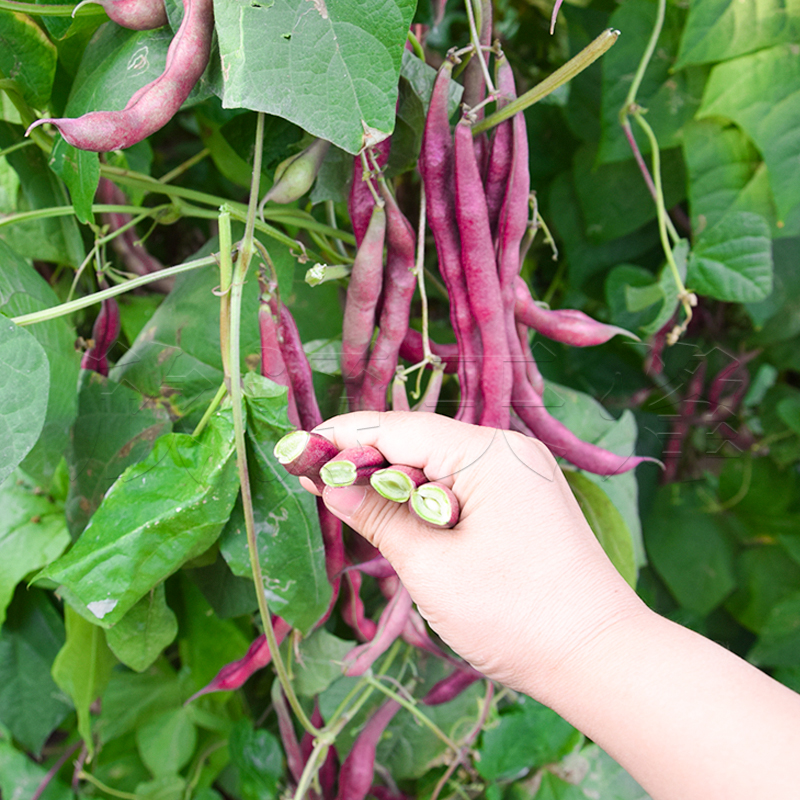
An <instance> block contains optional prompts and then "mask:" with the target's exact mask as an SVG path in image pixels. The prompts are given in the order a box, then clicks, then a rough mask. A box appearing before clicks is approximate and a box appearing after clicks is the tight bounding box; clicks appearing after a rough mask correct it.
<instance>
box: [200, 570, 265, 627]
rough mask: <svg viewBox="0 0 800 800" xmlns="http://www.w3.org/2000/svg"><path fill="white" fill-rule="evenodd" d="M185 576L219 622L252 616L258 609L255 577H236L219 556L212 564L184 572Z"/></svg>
mask: <svg viewBox="0 0 800 800" xmlns="http://www.w3.org/2000/svg"><path fill="white" fill-rule="evenodd" d="M185 572H186V574H187V575H188V576H189V577H190V578H191V579H192V581H193V582H194V583H195V584H196V585H197V587H198V589H200V591H201V592H202V593H203V597H205V599H206V601H207V602H208V604H209V605H210V606H211V608H213V609H214V613H215V614H216V615H217V616H218V617H219V618H220V619H229V618H231V617H241V616H243V615H245V614H252V613H253V612H254V611H255V610H256V609H257V608H258V598H257V597H256V590H255V584H254V583H253V576H252V575H248V576H247V577H241V578H240V577H238V576H236V575H234V574H233V573H232V572H231V570H230V567H228V565H227V564H226V563H225V559H224V558H222V557H221V556H219V554H217V558H216V559H215V560H214V563H213V564H208V565H206V566H203V567H197V568H192V569H188V568H185Z"/></svg>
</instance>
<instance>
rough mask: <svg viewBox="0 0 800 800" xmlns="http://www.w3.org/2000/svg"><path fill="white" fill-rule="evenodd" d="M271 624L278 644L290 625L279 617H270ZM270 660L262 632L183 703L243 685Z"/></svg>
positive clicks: (267, 646)
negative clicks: (239, 654) (237, 656)
mask: <svg viewBox="0 0 800 800" xmlns="http://www.w3.org/2000/svg"><path fill="white" fill-rule="evenodd" d="M272 625H273V628H274V629H275V638H276V639H277V641H278V644H280V643H281V642H282V641H283V640H284V639H285V638H286V635H287V634H288V633H289V631H291V629H292V626H291V625H290V624H289V623H288V622H286V620H284V619H281V618H280V617H273V618H272ZM270 661H272V653H270V650H269V645H268V644H267V637H266V636H265V635H264V634H263V633H262V634H261V636H259V637H258V638H257V639H256V640H255V641H254V642H253V643H252V644H251V645H250V647H249V648H248V650H247V653H246V654H245V655H244V657H243V658H240V659H238V660H237V661H232V662H231V663H230V664H226V665H225V666H224V667H223V668H222V669H221V670H220V671H219V672H218V673H217V674H216V676H215V677H214V679H213V680H212V681H211V683H209V684H207V685H206V686H204V687H203V688H202V689H200V691H199V692H195V693H194V694H193V695H192V696H191V697H190V698H189V699H188V700H187V701H186V703H184V705H187V704H189V703H191V702H192V700H196V699H197V698H198V697H201V696H202V695H204V694H209V693H210V692H230V691H233V690H234V689H238V688H239V687H240V686H243V685H244V683H245V681H246V680H247V679H248V678H249V677H250V676H251V675H252V674H253V673H254V672H256V671H258V670H260V669H263V668H264V667H266V666H267V664H269V662H270Z"/></svg>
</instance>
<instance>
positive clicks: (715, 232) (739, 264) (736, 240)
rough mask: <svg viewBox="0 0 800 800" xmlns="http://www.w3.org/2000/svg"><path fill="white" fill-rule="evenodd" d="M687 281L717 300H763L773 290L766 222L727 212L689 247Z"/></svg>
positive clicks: (702, 292) (761, 218)
mask: <svg viewBox="0 0 800 800" xmlns="http://www.w3.org/2000/svg"><path fill="white" fill-rule="evenodd" d="M686 282H687V284H688V285H689V286H690V287H691V288H692V289H693V290H694V291H696V292H699V293H700V294H704V295H708V296H709V297H713V298H715V299H716V300H725V301H727V302H732V303H753V302H756V301H758V300H763V299H764V298H765V297H766V296H767V295H768V294H769V293H770V292H771V291H772V243H771V241H770V235H769V225H767V222H766V220H765V219H764V218H763V217H760V216H759V215H758V214H751V213H749V212H747V211H730V212H729V213H727V214H726V215H725V216H724V217H723V218H722V219H721V220H720V221H719V222H718V223H717V224H716V225H715V226H714V227H713V228H710V229H708V230H706V231H704V232H703V233H702V234H701V235H700V237H699V239H698V241H697V242H696V243H695V246H694V247H693V248H692V251H691V253H690V255H689V264H688V272H687V275H686Z"/></svg>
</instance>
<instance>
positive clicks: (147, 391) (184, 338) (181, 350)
mask: <svg viewBox="0 0 800 800" xmlns="http://www.w3.org/2000/svg"><path fill="white" fill-rule="evenodd" d="M214 247H218V244H217V243H216V242H213V241H212V242H209V243H208V244H207V245H206V247H205V248H204V249H203V250H202V251H201V252H200V253H196V254H195V255H194V256H193V257H200V256H202V255H206V254H207V253H210V252H212V251H213V248H214ZM218 285H219V270H217V269H216V268H214V267H207V268H205V269H199V270H196V271H193V272H190V273H187V274H185V275H181V276H179V277H178V279H177V280H176V281H175V287H174V288H173V290H172V291H171V292H170V293H169V295H168V296H167V297H166V298H165V300H164V302H163V303H161V305H160V306H159V307H158V310H157V311H156V312H155V314H153V317H152V319H151V320H150V322H149V323H148V324H147V325H146V326H145V327H144V328H143V329H142V331H141V333H140V334H139V336H138V337H137V338H136V341H135V342H134V343H133V345H132V346H131V349H130V350H128V352H127V353H125V355H124V356H123V357H122V358H120V360H119V361H118V362H117V364H116V366H115V367H114V368H113V369H112V370H111V372H110V377H111V379H112V380H114V381H116V382H118V383H122V384H126V385H128V386H130V387H132V388H133V389H135V390H136V391H138V392H141V393H142V394H143V395H145V396H146V397H152V398H158V399H159V400H160V399H161V398H162V397H168V398H169V402H170V406H171V410H172V411H173V413H174V414H175V415H176V416H184V415H188V417H189V421H190V422H195V423H196V422H199V420H200V416H201V415H202V414H203V412H204V411H205V410H206V408H207V407H208V404H209V402H210V401H211V399H212V398H213V396H214V395H215V394H216V391H217V389H218V388H219V386H220V384H221V383H222V380H223V375H222V359H221V357H220V342H219V297H218V296H217V295H215V294H214V289H215V288H216V287H217V286H218ZM257 314H258V281H256V280H248V281H247V282H246V283H245V287H244V299H243V303H242V318H243V319H256V318H257ZM243 327H244V330H243V333H242V341H241V353H242V367H245V366H246V363H247V359H248V358H254V357H257V356H258V355H259V354H260V352H261V345H260V342H259V336H258V326H257V325H248V326H243Z"/></svg>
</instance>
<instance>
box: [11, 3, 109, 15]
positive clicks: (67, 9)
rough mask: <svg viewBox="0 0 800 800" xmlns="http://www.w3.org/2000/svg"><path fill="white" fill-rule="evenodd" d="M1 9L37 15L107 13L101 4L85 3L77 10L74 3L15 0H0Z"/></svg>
mask: <svg viewBox="0 0 800 800" xmlns="http://www.w3.org/2000/svg"><path fill="white" fill-rule="evenodd" d="M0 9H3V10H4V11H15V12H17V13H19V14H30V15H32V16H35V17H99V16H104V15H105V13H106V12H105V11H103V9H102V7H101V6H99V5H94V6H92V5H85V6H81V7H80V8H79V9H77V10H76V9H75V6H74V5H52V6H51V5H44V4H41V3H16V2H14V0H0Z"/></svg>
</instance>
